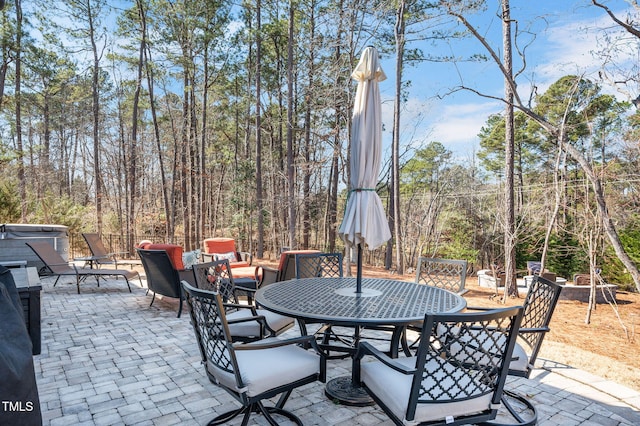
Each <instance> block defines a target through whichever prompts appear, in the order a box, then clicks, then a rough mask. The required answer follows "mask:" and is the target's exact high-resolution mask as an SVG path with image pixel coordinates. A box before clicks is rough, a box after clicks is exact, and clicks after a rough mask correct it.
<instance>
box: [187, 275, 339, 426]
mask: <svg viewBox="0 0 640 426" xmlns="http://www.w3.org/2000/svg"><path fill="white" fill-rule="evenodd" d="M182 288H183V289H184V294H185V298H186V301H187V306H188V307H189V314H190V316H191V324H192V326H193V330H194V332H195V335H196V339H197V342H198V348H199V349H200V355H201V357H202V362H203V364H204V365H205V369H206V372H207V376H208V378H209V380H210V381H211V382H212V383H214V384H216V385H217V386H219V387H221V388H222V389H224V390H225V391H226V392H227V393H229V394H230V395H231V396H233V397H234V398H235V399H236V400H237V401H238V402H239V403H240V404H241V405H242V407H241V408H237V409H232V410H231V411H228V412H226V413H222V414H220V415H218V416H217V417H216V418H214V419H213V420H211V421H210V422H209V423H208V424H210V425H227V424H229V423H230V421H231V420H232V419H233V418H234V417H236V416H238V415H243V419H242V424H243V425H246V424H249V417H250V416H251V414H252V413H259V414H262V415H263V416H264V417H265V419H266V421H267V422H268V424H272V425H274V424H278V423H277V422H276V420H275V419H274V418H273V415H274V414H277V415H280V416H284V417H286V418H287V419H289V420H290V421H292V422H293V423H295V424H298V425H302V421H300V419H299V418H298V417H297V416H295V415H294V414H293V413H291V412H289V411H287V410H285V409H284V405H285V403H286V401H287V399H288V398H289V396H290V395H291V392H292V391H293V389H295V388H297V387H300V386H304V385H307V384H309V383H312V382H315V381H316V380H320V381H324V380H325V377H326V361H325V359H324V357H323V356H322V354H321V353H320V352H319V349H318V346H317V344H316V342H315V340H314V338H313V336H303V337H298V338H293V339H271V338H270V339H260V340H258V341H255V342H252V343H244V344H240V343H237V342H236V343H234V340H233V338H232V335H231V331H230V327H232V326H233V324H238V323H239V322H241V321H252V319H251V318H255V317H249V318H237V319H232V318H231V315H227V312H226V304H225V303H224V302H223V300H222V295H221V294H220V293H219V292H216V291H207V290H203V289H197V288H194V287H192V286H190V285H189V284H188V283H187V282H186V281H182ZM305 347H312V348H313V351H307V350H306V349H304V348H305ZM278 395H279V397H278V398H277V403H276V404H275V405H274V406H269V407H267V406H265V405H264V404H263V401H264V402H268V401H267V400H268V399H269V398H273V397H276V396H278Z"/></svg>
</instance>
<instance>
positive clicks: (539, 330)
mask: <svg viewBox="0 0 640 426" xmlns="http://www.w3.org/2000/svg"><path fill="white" fill-rule="evenodd" d="M548 331H551V328H549V327H530V328H520V329H518V334H521V333H546V332H548Z"/></svg>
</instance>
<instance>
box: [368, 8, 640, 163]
mask: <svg viewBox="0 0 640 426" xmlns="http://www.w3.org/2000/svg"><path fill="white" fill-rule="evenodd" d="M498 3H499V2H497V1H496V2H495V4H496V5H497V4H498ZM511 4H512V10H511V17H512V19H517V20H518V24H519V28H521V29H524V28H528V27H529V26H530V25H531V26H530V28H531V30H532V31H533V32H534V33H535V34H536V38H535V40H534V41H533V42H532V43H531V44H530V45H529V47H528V49H527V52H526V53H527V54H526V57H527V68H526V71H525V72H524V74H523V75H522V76H521V77H520V78H519V79H518V80H517V82H518V92H519V93H520V96H521V97H522V98H523V99H525V100H526V99H528V98H529V93H530V92H531V87H532V85H533V84H535V86H536V87H537V88H538V93H544V91H545V90H546V89H547V88H548V87H549V85H550V84H551V83H553V82H555V81H556V80H558V79H559V78H560V77H562V76H565V75H568V74H584V75H585V76H586V77H591V78H592V79H594V81H595V79H596V78H597V75H598V71H599V69H600V67H601V63H602V62H601V60H600V59H598V58H596V57H595V56H594V51H595V50H596V49H598V46H599V45H600V46H601V45H602V43H601V42H599V40H601V39H602V36H603V33H602V31H603V30H604V29H607V28H608V29H610V31H615V32H618V33H620V31H619V28H618V27H616V26H615V25H613V23H612V21H611V19H610V18H609V17H608V16H607V15H606V14H605V12H604V11H602V10H600V9H598V8H595V7H593V6H589V4H590V2H589V1H587V0H581V1H580V0H550V1H549V0H538V1H527V0H519V1H516V0H513V1H511ZM607 4H609V6H610V7H611V8H612V10H613V11H614V12H616V13H617V14H618V16H620V17H624V16H625V11H626V10H627V7H626V6H628V5H627V4H626V3H625V2H624V1H622V0H613V1H608V2H607ZM497 11H498V10H497V6H496V7H495V8H494V9H493V10H489V11H487V13H485V14H483V15H482V16H480V17H475V18H474V21H473V22H474V23H475V24H476V25H477V26H478V28H479V29H481V32H482V33H483V34H486V35H487V38H488V39H489V41H490V44H491V45H492V47H493V48H494V49H496V50H497V51H498V52H500V54H501V51H502V49H501V47H502V39H501V37H502V35H501V22H500V20H499V19H497V18H496V13H497ZM513 31H514V32H515V30H513ZM628 44H629V46H628V47H629V49H628V50H629V51H628V52H624V54H625V55H626V57H625V58H624V60H625V61H629V62H627V63H628V64H631V63H633V65H630V66H634V67H635V66H637V64H638V62H639V61H638V45H637V42H634V43H628ZM423 48H424V49H433V50H434V51H436V52H437V49H436V48H434V47H433V46H424V47H423ZM444 49H449V51H451V52H454V53H457V54H464V53H470V52H486V51H483V50H482V49H483V47H482V46H481V45H480V43H479V42H477V41H475V40H471V39H470V40H467V41H463V42H461V41H455V42H452V43H450V45H449V46H444ZM444 51H446V50H444ZM516 61H517V58H516V57H515V51H514V62H516ZM382 66H383V69H384V70H385V73H386V74H387V76H388V79H387V80H385V81H383V82H381V84H380V90H381V96H382V99H383V101H382V103H383V105H382V111H383V126H384V130H383V131H384V136H383V139H384V140H383V145H384V147H385V151H386V152H385V154H384V155H389V156H390V145H391V129H392V128H393V96H394V87H395V63H394V59H393V58H392V57H386V58H385V57H383V58H382ZM516 66H517V64H516ZM460 76H461V77H462V78H463V81H464V83H465V85H467V86H472V87H475V88H477V89H478V90H481V91H482V92H484V93H487V94H490V95H494V96H501V95H502V93H503V92H504V84H503V78H502V75H501V74H500V72H499V70H498V68H497V67H496V66H495V64H494V63H493V62H482V63H476V64H472V65H471V64H461V65H460V66H459V68H458V69H456V67H454V66H453V65H452V64H446V63H445V64H443V63H428V62H426V63H422V64H420V65H419V66H416V67H409V68H406V69H405V79H408V80H410V81H411V83H412V86H411V89H410V91H409V98H408V100H407V103H406V105H405V107H404V109H403V113H402V114H403V115H402V117H401V129H402V130H401V133H402V136H401V146H409V145H410V146H413V147H419V146H420V144H424V143H426V142H431V141H438V142H441V143H442V144H443V145H444V146H445V148H447V149H448V150H450V151H452V152H453V154H454V158H456V159H457V160H460V161H464V160H469V159H471V158H472V157H473V155H474V153H475V152H477V150H478V148H479V141H478V137H477V135H478V133H479V131H480V129H481V127H482V126H483V125H484V124H485V122H486V120H487V118H488V116H489V115H490V114H493V113H499V112H501V111H503V110H504V105H503V104H502V103H500V102H497V101H494V100H490V99H487V98H483V97H480V96H478V95H477V94H474V93H471V92H468V91H464V92H456V93H455V94H453V95H449V96H445V97H444V98H442V99H439V97H438V95H440V96H442V95H443V94H445V93H447V92H449V91H450V88H452V87H455V86H457V85H459V84H460V81H461V80H460ZM618 89H627V91H628V92H629V91H630V92H631V93H638V88H633V87H626V88H625V87H618ZM603 91H604V92H610V93H615V94H616V95H617V97H618V99H619V100H626V101H630V100H631V99H630V98H629V95H628V93H627V94H625V93H621V92H620V91H619V90H616V88H614V87H612V86H611V85H609V84H604V83H603ZM383 161H384V160H383Z"/></svg>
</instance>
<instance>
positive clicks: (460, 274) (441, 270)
mask: <svg viewBox="0 0 640 426" xmlns="http://www.w3.org/2000/svg"><path fill="white" fill-rule="evenodd" d="M466 279H467V261H466V260H451V259H436V258H429V257H422V256H421V257H419V258H418V268H417V271H416V282H417V283H418V284H426V285H432V286H434V287H440V288H443V289H445V290H449V291H452V292H454V293H458V294H459V295H463V294H465V293H466V292H467V291H468V289H465V288H464V284H465V281H466Z"/></svg>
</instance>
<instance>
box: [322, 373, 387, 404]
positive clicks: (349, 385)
mask: <svg viewBox="0 0 640 426" xmlns="http://www.w3.org/2000/svg"><path fill="white" fill-rule="evenodd" d="M324 394H325V395H326V396H327V397H328V398H329V399H331V400H332V401H338V402H340V403H341V404H344V405H351V406H354V407H366V406H368V405H373V404H375V401H374V400H373V399H372V398H371V397H370V396H369V394H368V393H367V391H366V390H364V388H363V387H361V386H356V385H354V384H353V382H352V381H351V376H340V377H336V378H335V379H331V380H329V381H328V382H327V385H326V386H325V388H324Z"/></svg>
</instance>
